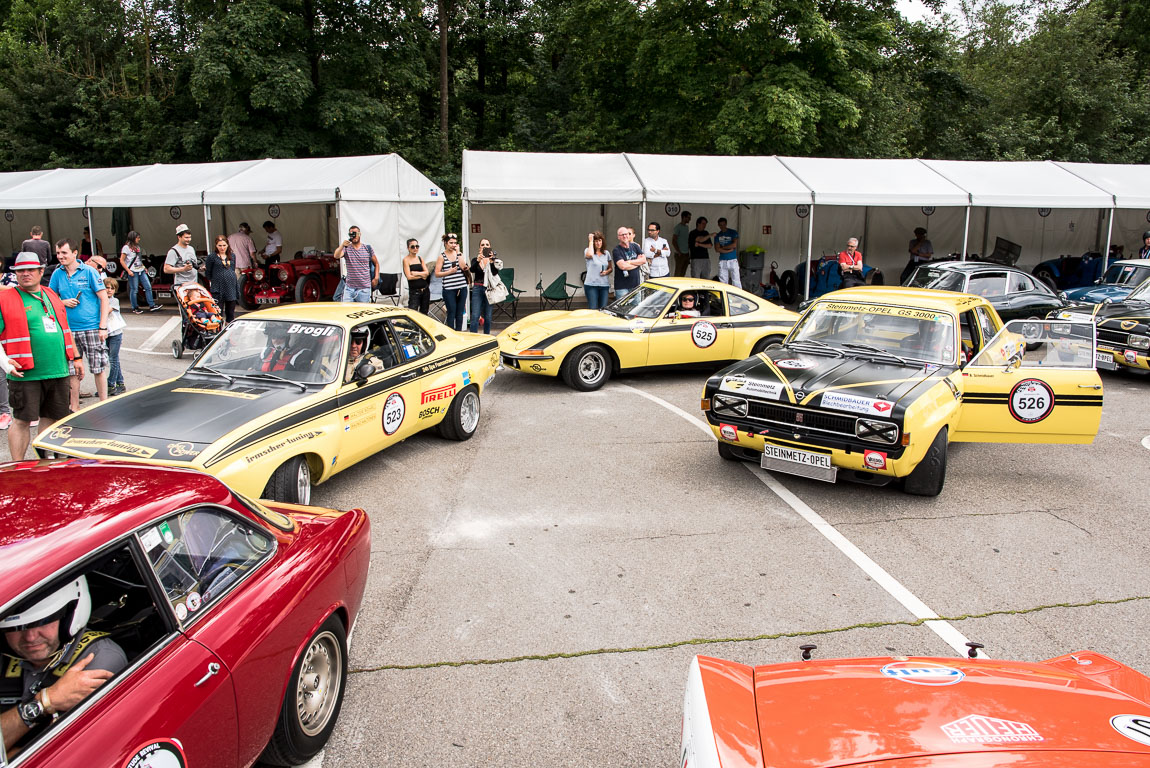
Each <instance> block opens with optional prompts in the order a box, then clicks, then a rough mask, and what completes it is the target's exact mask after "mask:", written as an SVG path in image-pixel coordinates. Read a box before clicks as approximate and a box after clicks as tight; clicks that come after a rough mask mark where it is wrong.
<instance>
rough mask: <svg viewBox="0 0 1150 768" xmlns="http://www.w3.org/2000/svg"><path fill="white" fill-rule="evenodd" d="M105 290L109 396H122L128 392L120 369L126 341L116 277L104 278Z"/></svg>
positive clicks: (118, 284)
mask: <svg viewBox="0 0 1150 768" xmlns="http://www.w3.org/2000/svg"><path fill="white" fill-rule="evenodd" d="M104 288H105V290H107V291H108V305H109V306H110V307H111V311H110V312H109V313H108V339H107V343H108V396H109V397H111V396H113V395H122V394H124V393H125V392H127V391H128V390H127V388H126V387H125V386H124V372H123V370H121V368H120V343H121V342H122V341H123V340H124V328H125V327H126V326H127V323H125V322H124V317H123V315H121V314H120V300H119V299H117V298H116V292H117V291H118V290H120V281H119V280H117V279H116V278H114V277H105V278H104Z"/></svg>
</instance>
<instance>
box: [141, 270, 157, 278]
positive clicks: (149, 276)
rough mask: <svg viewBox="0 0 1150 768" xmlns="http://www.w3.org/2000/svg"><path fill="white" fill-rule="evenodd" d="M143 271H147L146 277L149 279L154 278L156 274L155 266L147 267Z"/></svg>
mask: <svg viewBox="0 0 1150 768" xmlns="http://www.w3.org/2000/svg"><path fill="white" fill-rule="evenodd" d="M144 271H145V272H147V273H148V279H149V280H155V279H156V275H157V274H158V273H157V272H156V268H155V267H148V268H147V269H146V270H144Z"/></svg>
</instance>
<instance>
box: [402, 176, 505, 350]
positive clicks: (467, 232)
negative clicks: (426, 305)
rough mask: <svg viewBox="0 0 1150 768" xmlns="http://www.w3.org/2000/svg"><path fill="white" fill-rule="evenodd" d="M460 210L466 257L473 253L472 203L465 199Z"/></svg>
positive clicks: (462, 242) (462, 244)
mask: <svg viewBox="0 0 1150 768" xmlns="http://www.w3.org/2000/svg"><path fill="white" fill-rule="evenodd" d="M460 208H461V210H460V215H461V217H462V219H463V223H462V224H461V225H460V226H461V229H460V230H459V236H460V237H461V238H462V239H461V240H460V241H459V243H460V247H462V248H463V250H462V251H461V253H463V254H464V255H465V256H466V255H467V254H469V253H471V251H469V250H468V248H469V247H470V244H471V201H470V200H468V199H467V198H463V205H462V206H460ZM400 266H402V265H400ZM401 271H402V270H401ZM468 298H469V299H470V298H471V297H470V296H468ZM487 330H489V331H490V330H491V329H490V328H488V329H487Z"/></svg>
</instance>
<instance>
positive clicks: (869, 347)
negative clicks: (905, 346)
mask: <svg viewBox="0 0 1150 768" xmlns="http://www.w3.org/2000/svg"><path fill="white" fill-rule="evenodd" d="M843 346H844V347H847V348H849V349H861V350H863V351H864V352H873V353H875V354H876V355H885V356H886V357H893V358H894V359H895V360H898V361H899V362H900V363H902V364H903V365H910V361H909V360H907V359H906V358H905V357H899V356H898V355H896V354H895V353H894V352H891V351H889V350H886V349H883V348H881V347H876V346H875V345H873V344H860V343H858V342H857V341H844V342H843Z"/></svg>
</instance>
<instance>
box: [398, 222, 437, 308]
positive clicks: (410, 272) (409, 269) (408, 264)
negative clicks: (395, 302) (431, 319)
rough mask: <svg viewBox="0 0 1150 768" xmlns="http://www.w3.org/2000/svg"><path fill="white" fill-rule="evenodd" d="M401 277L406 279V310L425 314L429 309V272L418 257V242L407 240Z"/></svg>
mask: <svg viewBox="0 0 1150 768" xmlns="http://www.w3.org/2000/svg"><path fill="white" fill-rule="evenodd" d="M403 276H404V277H406V278H407V308H408V309H414V310H416V311H418V312H422V313H423V314H425V315H426V314H427V310H428V308H430V307H431V290H430V288H431V272H430V270H428V268H427V264H426V262H424V260H423V259H422V258H420V256H419V241H418V240H416V239H415V238H414V237H412V238H408V241H407V253H406V254H404V256H403Z"/></svg>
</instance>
